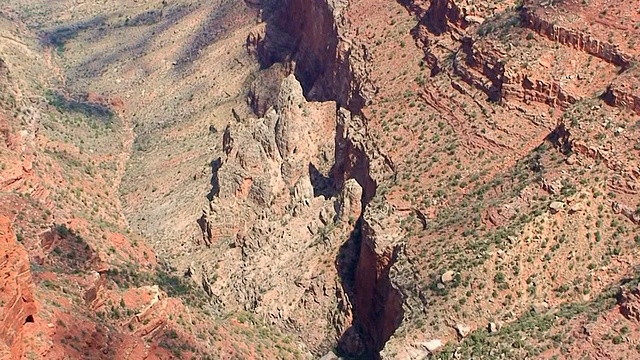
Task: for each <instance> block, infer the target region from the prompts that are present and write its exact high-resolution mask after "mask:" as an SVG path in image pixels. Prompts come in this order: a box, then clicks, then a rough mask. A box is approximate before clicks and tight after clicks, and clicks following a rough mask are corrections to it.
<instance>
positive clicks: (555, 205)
mask: <svg viewBox="0 0 640 360" xmlns="http://www.w3.org/2000/svg"><path fill="white" fill-rule="evenodd" d="M562 209H564V203H563V202H562V201H553V202H551V204H549V210H551V212H552V213H554V214H555V213H557V212H559V211H560V210H562Z"/></svg>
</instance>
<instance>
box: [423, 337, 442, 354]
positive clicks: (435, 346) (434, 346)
mask: <svg viewBox="0 0 640 360" xmlns="http://www.w3.org/2000/svg"><path fill="white" fill-rule="evenodd" d="M422 345H423V346H424V347H425V349H427V351H428V352H430V353H432V354H433V353H435V352H436V351H438V350H439V349H440V348H442V347H443V346H444V343H443V342H442V340H440V339H433V340H429V341H427V342H424V343H422Z"/></svg>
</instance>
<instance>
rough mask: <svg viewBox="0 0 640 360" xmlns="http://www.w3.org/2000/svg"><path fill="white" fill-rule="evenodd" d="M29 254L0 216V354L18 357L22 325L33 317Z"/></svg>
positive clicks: (21, 353) (34, 304) (34, 309)
mask: <svg viewBox="0 0 640 360" xmlns="http://www.w3.org/2000/svg"><path fill="white" fill-rule="evenodd" d="M33 288H34V285H33V280H32V278H31V271H30V270H29V258H28V256H27V252H26V251H25V250H24V248H23V247H22V245H20V244H19V243H18V241H17V239H16V235H15V234H14V232H13V231H12V229H11V222H10V221H9V219H8V218H6V217H3V216H0V329H2V331H1V334H0V357H2V358H7V357H9V358H13V359H20V358H22V356H23V354H25V349H24V348H23V341H22V340H23V334H24V331H25V326H28V325H29V324H30V323H33V322H34V321H35V318H34V317H35V315H36V311H37V304H36V301H35V299H34V296H33Z"/></svg>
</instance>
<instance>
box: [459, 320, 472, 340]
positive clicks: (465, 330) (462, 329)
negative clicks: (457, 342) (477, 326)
mask: <svg viewBox="0 0 640 360" xmlns="http://www.w3.org/2000/svg"><path fill="white" fill-rule="evenodd" d="M456 332H457V333H458V336H460V337H461V338H464V337H466V336H467V335H469V333H470V332H471V327H470V326H468V325H465V324H460V323H458V324H456Z"/></svg>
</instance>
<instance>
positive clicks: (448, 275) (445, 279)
mask: <svg viewBox="0 0 640 360" xmlns="http://www.w3.org/2000/svg"><path fill="white" fill-rule="evenodd" d="M455 276H456V273H455V272H453V271H452V270H448V271H445V273H444V274H442V276H441V277H440V281H442V283H443V284H446V283H450V282H452V281H453V279H455Z"/></svg>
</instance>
